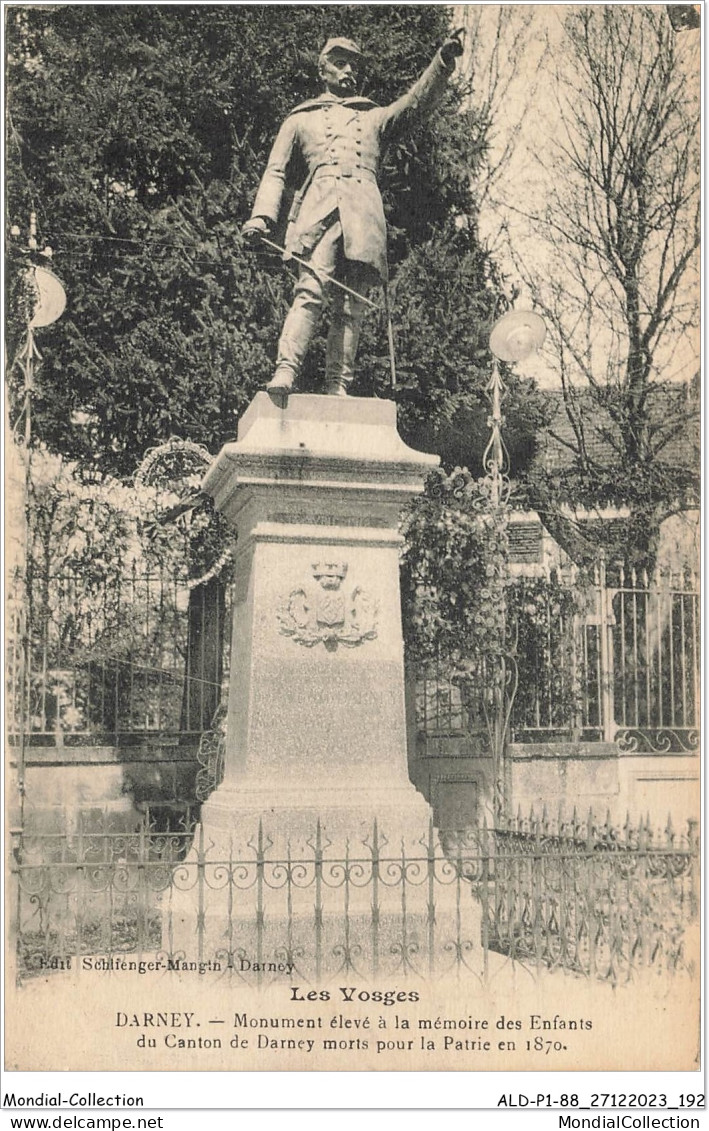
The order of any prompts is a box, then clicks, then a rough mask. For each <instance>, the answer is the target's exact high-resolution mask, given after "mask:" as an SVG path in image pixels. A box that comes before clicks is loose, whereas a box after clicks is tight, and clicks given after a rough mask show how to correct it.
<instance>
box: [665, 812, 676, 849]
mask: <svg viewBox="0 0 709 1131" xmlns="http://www.w3.org/2000/svg"><path fill="white" fill-rule="evenodd" d="M665 836H666V837H667V842H668V844H672V842H673V841H674V839H675V829H674V825H673V824H672V814H671V813H668V814H667V825H666V827H665Z"/></svg>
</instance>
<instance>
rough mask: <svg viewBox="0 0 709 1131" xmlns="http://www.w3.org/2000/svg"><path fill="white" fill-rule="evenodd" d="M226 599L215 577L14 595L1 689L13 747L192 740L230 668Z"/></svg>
mask: <svg viewBox="0 0 709 1131" xmlns="http://www.w3.org/2000/svg"><path fill="white" fill-rule="evenodd" d="M228 617H229V614H228V595H227V590H226V587H225V585H224V584H223V583H222V582H221V581H220V580H219V579H218V578H212V579H211V580H210V581H209V582H208V583H207V584H205V585H200V586H198V587H197V588H190V586H189V582H188V578H187V576H186V575H185V574H182V573H179V574H175V573H171V572H170V571H168V570H160V569H158V570H154V571H153V572H150V573H148V572H142V571H140V570H139V569H138V567H137V566H136V565H135V564H133V566H132V567H131V568H129V569H127V570H126V571H124V572H123V573H121V574H114V575H112V576H110V577H100V576H95V577H92V576H90V575H87V574H86V573H78V572H65V573H63V574H61V575H59V576H53V575H50V576H48V577H46V578H45V579H44V582H43V583H42V584H41V585H38V586H37V587H36V589H34V590H33V589H30V591H29V592H26V591H25V590H23V592H22V593H17V594H14V595H13V599H12V603H11V618H10V623H9V632H8V637H7V641H8V652H7V668H6V670H7V680H8V692H9V695H8V700H9V718H8V723H9V731H10V737H11V741H13V739H15V740H16V738H17V736H18V735H20V734H23V735H24V737H25V739H26V740H28V741H29V742H35V743H51V742H53V741H56V740H60V741H62V742H67V743H82V742H84V743H85V742H93V743H104V744H105V743H110V744H113V743H115V742H119V741H122V740H123V739H124V738H125V736H127V735H131V734H145V733H161V734H162V733H179V734H183V735H184V734H189V733H193V734H195V735H199V734H200V733H201V732H202V731H203V730H205V729H206V728H207V727H208V726H209V725H210V722H211V719H212V717H213V715H214V711H215V709H216V707H217V705H218V703H219V699H220V695H221V689H222V681H223V679H224V676H225V671H226V670H227V667H228V638H229V633H228V632H227V631H226V627H227V625H228Z"/></svg>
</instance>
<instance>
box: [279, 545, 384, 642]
mask: <svg viewBox="0 0 709 1131" xmlns="http://www.w3.org/2000/svg"><path fill="white" fill-rule="evenodd" d="M311 568H312V572H313V580H314V584H309V585H304V586H301V587H299V588H297V589H292V590H291V592H290V593H289V594H288V596H287V597H285V598H284V599H283V600H282V601H281V603H280V605H279V607H278V610H277V613H276V616H277V619H278V623H279V626H280V631H281V632H282V633H283V635H284V636H292V637H293V639H294V640H297V641H298V643H299V644H303V645H305V647H306V648H313V647H314V646H315V645H316V644H320V643H322V644H324V645H325V647H326V649H327V650H328V651H329V652H332V651H334V650H335V648H337V646H338V644H342V645H343V646H344V647H348V648H353V647H356V646H357V645H358V644H363V643H364V641H365V640H373V639H374V637H375V636H376V635H377V616H378V613H379V607H378V603H377V601H375V600H373V598H372V597H370V596H369V594H368V593H367V592H366V591H365V590H364V589H362V587H361V586H359V585H358V586H356V587H355V588H354V589H352V590H351V591H349V592H347V591H346V590H344V589H343V588H342V583H343V581H344V580H345V577H346V576H347V562H343V561H335V562H330V561H321V562H314V563H313V565H312V567H311Z"/></svg>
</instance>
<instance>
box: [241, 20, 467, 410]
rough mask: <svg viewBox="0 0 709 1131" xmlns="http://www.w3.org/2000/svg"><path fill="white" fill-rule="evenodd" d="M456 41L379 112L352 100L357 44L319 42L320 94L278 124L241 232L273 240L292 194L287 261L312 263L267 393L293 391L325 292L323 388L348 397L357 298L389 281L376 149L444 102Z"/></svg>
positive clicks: (358, 319) (303, 274)
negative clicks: (327, 320)
mask: <svg viewBox="0 0 709 1131" xmlns="http://www.w3.org/2000/svg"><path fill="white" fill-rule="evenodd" d="M461 35H462V30H461V31H457V32H455V33H454V34H453V35H452V36H451V37H450V38H449V39H447V40H446V42H445V43H444V44H443V46H442V47H441V49H440V50H439V51H438V52H437V53H436V55H435V57H434V59H433V62H432V63H431V64H430V65H429V66H428V67H427V69H426V70H425V71H424V73H423V74H422V75H421V77H420V78H419V79H418V81H417V82H415V83H414V85H413V86H412V87H411V89H410V90H409V91H408V92H407V93H406V94H404V95H403V96H402V97H401V98H399V99H397V101H396V102H393V103H392V104H391V105H390V106H384V107H381V106H377V105H376V104H375V103H374V102H371V101H370V100H369V99H368V98H361V97H359V96H358V95H357V94H356V90H357V77H356V76H357V72H358V71H359V69H360V66H361V62H362V53H361V51H360V49H359V47H358V46H357V44H356V43H354V42H353V41H352V40H351V39H342V38H340V39H329V40H328V41H327V43H326V44H325V46H324V48H323V50H322V52H321V54H320V59H319V73H320V78H321V79H322V81H323V83H324V86H325V90H324V91H323V93H322V94H321V95H320V96H319V97H318V98H314V99H312V100H311V101H310V102H303V103H301V105H300V106H296V108H295V110H293V112H292V113H291V114H290V115H289V116H288V117H287V118H286V120H285V122H284V123H283V125H282V127H281V129H280V131H279V133H278V136H277V138H276V140H275V143H274V145H273V149H272V150H271V154H270V157H269V159H268V165H267V166H266V171H265V173H264V175H263V179H262V181H261V184H260V186H259V189H258V192H257V194H256V200H255V202H254V207H253V210H252V213H251V218H250V219H249V220H248V221H247V222H246V224H245V225H244V227H243V229H242V234H243V236H244V237H245V238H246V239H247V240H248V241H249V242H250V243H253V244H257V243H258V241H259V239H260V238H261V237H262V236H263V237H267V236H269V235H270V234H271V231H272V229H273V227H274V226H275V225H277V224H278V223H279V220H280V219H281V216H282V213H283V212H284V210H285V206H286V204H285V202H286V201H287V200H289V199H290V198H291V196H292V194H293V193H294V195H293V203H292V207H291V209H290V212H289V214H288V224H287V229H286V236H285V252H284V258H285V259H286V260H287V259H289V258H291V257H292V256H297V257H298V258H299V259H304V260H306V261H307V263H308V264H309V266H308V267H306V266H303V265H301V266H300V273H299V276H298V280H297V282H296V285H295V292H294V297H293V304H292V306H291V308H290V310H289V312H288V314H287V316H286V319H285V322H284V324H283V330H282V332H281V337H280V341H279V343H278V358H277V362H276V371H275V374H274V376H273V379H272V380H271V381H270V382H269V384H268V385H267V386H266V387H267V388H268V389H271V390H273V391H281V392H282V393H285V392H287V391H288V390H289V389H291V388H292V387H293V384H294V382H295V380H296V378H297V375H298V372H299V370H300V366H301V364H302V361H303V358H304V357H305V354H306V352H307V349H308V346H309V345H310V342H311V340H312V337H313V334H314V333H315V329H316V327H317V324H318V321H319V318H320V313H321V310H322V306H323V301H324V299H325V297H326V296H327V297H328V298H329V299H330V302H331V306H332V317H331V324H330V330H329V334H328V339H327V360H326V367H325V392H326V393H329V394H332V395H335V396H344V395H346V393H347V387H348V385H349V384H350V382H351V381H352V377H353V373H354V361H355V355H356V352H357V342H358V339H359V332H360V327H361V325H362V317H363V314H364V309H365V305H366V301H364V300H363V298H359V297H356V296H357V295H360V296H364V295H366V291H367V289H368V288H369V287H370V286H373V285H374V284H376V283H380V282H386V279H387V259H386V223H385V220H384V209H383V205H382V198H381V195H380V192H379V186H378V184H377V173H378V170H379V162H380V159H381V156H382V152H383V150H384V149H385V148H386V146H387V144H388V143H389V142H390V141H391V139H392V137H393V136H394V134H395V133H396V132H399V131H403V130H404V129H410V128H412V127H413V126H414V125H415V121H416V117H417V115H418V114H421V113H422V112H424V111H430V110H431V109H432V107H433V106H434V105H435V103H436V102H437V101H438V99H439V98H440V97H441V96H442V94H443V91H444V90H445V86H446V83H447V81H448V79H449V78H450V76H451V74H452V73H453V71H454V70H455V59H456V57H457V56H459V55H461V54H462V51H463V47H462V43H461ZM298 186H299V187H298ZM296 189H297V191H296ZM327 276H330V277H331V278H332V279H334V280H337V281H338V282H340V283H343V284H344V285H345V286H346V287H348V288H349V290H350V291H354V292H356V294H355V295H353V294H351V293H347V292H346V291H345V290H343V289H341V288H340V287H338V286H336V285H334V284H333V282H331V281H329V280H328V278H327Z"/></svg>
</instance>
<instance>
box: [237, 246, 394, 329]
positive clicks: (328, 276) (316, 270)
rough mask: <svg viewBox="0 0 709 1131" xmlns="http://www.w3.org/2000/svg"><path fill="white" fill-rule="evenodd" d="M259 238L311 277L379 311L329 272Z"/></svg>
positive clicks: (373, 304)
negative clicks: (331, 285)
mask: <svg viewBox="0 0 709 1131" xmlns="http://www.w3.org/2000/svg"><path fill="white" fill-rule="evenodd" d="M259 237H260V240H261V243H265V244H266V245H267V246H268V247H272V248H273V250H274V251H280V252H281V254H282V255H287V256H288V258H289V259H292V260H293V262H294V263H298V264H300V266H301V267H305V268H307V270H308V271H312V273H313V275H319V276H320V277H321V278H323V279H327V281H328V282H329V283H334V285H335V286H336V287H339V288H340V290H341V291H345V292H346V293H347V294H348V295H352V297H353V298H358V299H359V301H360V302H366V304H367V306H371V307H372V310H379V307H378V306H377V304H376V302H372V300H371V298H365V296H364V295H361V294H360V293H359V291H354V290H352V288H351V287H347V286H345V284H344V283H341V282H340V280H339V279H335V278H334V276H333V275H331V274H330V272H329V271H323V270H321V268H319V267H313V265H312V263H308V261H307V259H301V258H300V256H299V255H293V254H292V252H287V251H286V249H285V248H284V247H280V246H279V245H278V244H277V243H274V242H273V240H269V239H268V238H267V237H266V236H262V235H261V233H260V232H259Z"/></svg>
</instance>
